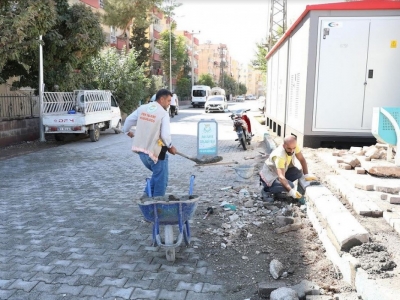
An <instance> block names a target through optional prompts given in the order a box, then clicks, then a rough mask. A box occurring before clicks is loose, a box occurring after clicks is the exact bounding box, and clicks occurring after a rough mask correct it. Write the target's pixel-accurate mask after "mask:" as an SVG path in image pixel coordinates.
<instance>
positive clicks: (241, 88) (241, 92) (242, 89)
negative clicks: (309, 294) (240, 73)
mask: <svg viewBox="0 0 400 300" xmlns="http://www.w3.org/2000/svg"><path fill="white" fill-rule="evenodd" d="M246 93H247V87H246V85H244V84H243V83H239V84H238V93H237V95H246Z"/></svg>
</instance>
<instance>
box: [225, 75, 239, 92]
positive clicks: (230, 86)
mask: <svg viewBox="0 0 400 300" xmlns="http://www.w3.org/2000/svg"><path fill="white" fill-rule="evenodd" d="M223 81H224V82H223V89H224V90H225V94H226V95H230V94H232V95H236V92H237V89H238V84H237V82H236V80H235V79H234V78H233V77H231V76H229V75H228V74H227V73H225V72H224V76H223Z"/></svg>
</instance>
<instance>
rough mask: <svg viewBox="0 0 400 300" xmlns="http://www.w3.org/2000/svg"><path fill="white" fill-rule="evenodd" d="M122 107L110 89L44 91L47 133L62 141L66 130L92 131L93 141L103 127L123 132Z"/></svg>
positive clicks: (98, 136)
mask: <svg viewBox="0 0 400 300" xmlns="http://www.w3.org/2000/svg"><path fill="white" fill-rule="evenodd" d="M121 124H122V119H121V111H120V109H119V106H118V103H117V101H116V100H115V98H114V96H113V95H112V94H111V92H110V91H99V90H93V91H91V90H86V91H85V90H78V91H73V92H45V93H43V126H44V132H45V133H46V134H55V139H56V140H57V141H62V140H64V138H65V135H66V134H80V133H86V134H89V137H90V140H91V141H92V142H97V141H98V140H99V138H100V131H104V130H106V129H114V131H115V133H120V132H121Z"/></svg>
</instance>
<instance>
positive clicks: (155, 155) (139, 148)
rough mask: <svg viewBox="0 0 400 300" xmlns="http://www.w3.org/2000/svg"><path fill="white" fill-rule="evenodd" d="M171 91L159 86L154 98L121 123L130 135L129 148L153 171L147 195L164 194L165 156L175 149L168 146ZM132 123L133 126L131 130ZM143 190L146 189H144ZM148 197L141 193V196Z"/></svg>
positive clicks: (166, 164) (165, 187) (124, 130)
mask: <svg viewBox="0 0 400 300" xmlns="http://www.w3.org/2000/svg"><path fill="white" fill-rule="evenodd" d="M171 97H172V94H171V92H170V91H168V90H166V89H161V90H159V91H158V92H157V94H156V101H154V102H150V103H148V104H145V105H142V106H140V107H139V108H138V109H136V110H135V111H134V112H133V113H132V114H130V115H129V116H128V117H127V118H126V120H125V124H124V128H123V132H124V133H126V134H127V135H128V136H129V137H131V138H133V137H135V138H134V140H133V143H132V151H133V152H136V153H138V154H139V157H140V159H141V161H142V162H143V164H144V165H145V167H146V168H147V169H149V170H150V171H152V172H153V174H152V176H151V179H150V186H151V196H152V197H158V196H165V192H166V189H167V185H168V155H167V151H168V152H169V153H171V154H173V155H175V154H176V152H177V150H176V148H175V147H174V146H172V140H171V133H170V123H169V116H168V112H167V109H168V106H169V105H170V103H171ZM132 126H136V130H135V132H134V133H133V132H132V131H130V129H131V127H132ZM145 191H146V189H145ZM143 196H147V197H149V196H150V195H148V194H147V193H146V192H145V195H143Z"/></svg>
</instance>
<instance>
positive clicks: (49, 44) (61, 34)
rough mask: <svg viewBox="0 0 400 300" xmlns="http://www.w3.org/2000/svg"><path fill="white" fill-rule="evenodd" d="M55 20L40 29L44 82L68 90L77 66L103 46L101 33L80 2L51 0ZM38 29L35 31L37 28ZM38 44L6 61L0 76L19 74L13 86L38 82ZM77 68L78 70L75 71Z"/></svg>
mask: <svg viewBox="0 0 400 300" xmlns="http://www.w3.org/2000/svg"><path fill="white" fill-rule="evenodd" d="M54 2H55V4H56V6H55V7H56V10H55V23H54V25H53V26H52V27H51V28H50V29H49V30H47V31H46V32H43V42H44V46H43V53H44V62H43V67H44V83H45V87H46V89H47V90H52V89H53V87H54V86H55V85H58V86H59V87H60V90H72V89H75V88H76V86H75V84H76V78H77V77H79V75H77V74H78V73H74V72H79V70H80V69H82V68H84V65H85V64H86V63H88V62H89V61H90V59H91V58H92V57H93V56H95V55H97V53H98V52H99V51H100V50H101V49H102V48H103V46H104V45H105V44H104V35H103V31H102V28H101V25H100V23H99V17H98V16H97V15H96V14H94V13H93V12H92V10H91V9H90V8H88V7H86V6H85V5H83V4H74V5H72V6H69V5H68V0H55V1H54ZM18 3H22V1H20V2H18ZM38 33H39V32H38ZM38 52H39V51H38V48H29V49H27V51H25V52H24V53H23V54H21V55H19V57H18V58H14V59H10V58H8V60H7V61H6V63H5V65H4V67H3V69H2V70H1V75H0V77H2V78H4V79H8V78H10V77H13V76H19V80H18V81H15V82H14V83H13V85H14V86H15V87H23V86H30V87H35V86H37V84H38V81H39V80H38V77H39V53H38ZM77 70H78V71H77Z"/></svg>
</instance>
